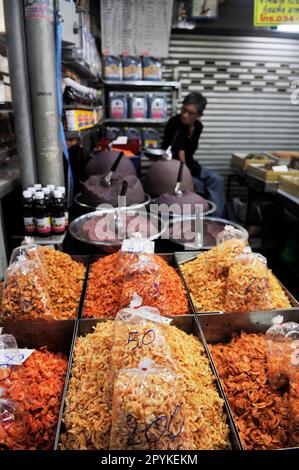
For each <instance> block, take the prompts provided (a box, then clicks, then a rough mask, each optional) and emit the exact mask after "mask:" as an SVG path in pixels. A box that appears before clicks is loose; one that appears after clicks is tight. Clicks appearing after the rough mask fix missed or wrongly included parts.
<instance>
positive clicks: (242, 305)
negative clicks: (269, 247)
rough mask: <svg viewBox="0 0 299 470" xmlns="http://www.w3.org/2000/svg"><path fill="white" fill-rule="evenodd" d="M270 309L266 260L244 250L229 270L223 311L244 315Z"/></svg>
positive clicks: (248, 250) (270, 300) (270, 298)
mask: <svg viewBox="0 0 299 470" xmlns="http://www.w3.org/2000/svg"><path fill="white" fill-rule="evenodd" d="M271 308H272V297H271V291H270V283H269V275H268V269H267V260H266V258H264V256H262V255H260V254H257V253H252V252H251V250H250V248H248V249H246V248H245V249H244V251H243V254H241V255H239V256H237V257H236V258H235V260H234V261H233V262H232V264H231V266H230V268H229V272H228V279H227V287H226V297H225V307H224V310H225V312H227V313H241V312H242V313H244V312H252V311H256V310H270V309H271Z"/></svg>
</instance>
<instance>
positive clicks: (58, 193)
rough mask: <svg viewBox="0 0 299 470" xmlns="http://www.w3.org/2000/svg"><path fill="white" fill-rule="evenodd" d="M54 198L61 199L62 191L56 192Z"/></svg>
mask: <svg viewBox="0 0 299 470" xmlns="http://www.w3.org/2000/svg"><path fill="white" fill-rule="evenodd" d="M54 197H55V198H57V199H59V198H61V197H62V193H61V191H54Z"/></svg>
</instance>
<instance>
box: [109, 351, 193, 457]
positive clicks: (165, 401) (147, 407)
mask: <svg viewBox="0 0 299 470" xmlns="http://www.w3.org/2000/svg"><path fill="white" fill-rule="evenodd" d="M191 440H192V435H191V431H190V430H189V427H188V421H187V419H186V412H185V403H184V399H183V397H182V394H181V390H180V386H179V380H178V378H177V375H176V374H175V373H174V372H173V371H172V370H170V369H168V368H164V367H160V366H156V365H155V364H154V362H152V361H151V360H149V359H144V360H143V361H141V362H140V364H139V366H138V367H137V368H134V369H122V370H121V371H120V372H119V374H118V377H117V379H116V381H115V384H114V393H113V403H112V428H111V436H110V449H112V450H137V449H141V450H145V449H146V450H177V449H181V450H183V449H190V448H191Z"/></svg>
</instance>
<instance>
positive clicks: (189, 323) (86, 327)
mask: <svg viewBox="0 0 299 470" xmlns="http://www.w3.org/2000/svg"><path fill="white" fill-rule="evenodd" d="M109 320H114V319H113V318H112V319H111V318H107V319H103V318H101V319H83V320H79V321H77V322H76V323H77V324H76V329H75V333H74V337H75V339H76V338H77V337H79V336H85V335H87V334H88V333H91V332H92V330H93V327H94V326H95V325H96V324H97V323H100V322H105V321H109ZM172 324H173V325H174V326H176V327H177V328H179V329H180V330H182V331H184V332H186V333H188V334H194V335H195V336H198V338H199V340H200V341H201V342H202V343H203V345H204V346H205V348H206V345H205V342H204V339H203V337H202V333H201V329H200V327H199V325H198V323H197V321H196V320H195V317H194V316H193V315H179V316H176V317H172ZM74 345H75V341H74V342H73V347H72V352H71V355H70V358H69V370H68V374H67V379H66V386H65V389H64V393H63V403H62V406H61V412H60V417H59V418H60V419H59V423H58V426H57V433H56V440H55V446H54V450H59V443H60V435H61V434H63V432H64V431H65V427H64V424H63V422H62V416H63V413H64V410H65V399H66V395H67V389H68V383H69V379H70V375H71V367H72V363H73V357H74ZM208 357H209V354H208ZM210 366H211V369H212V371H213V373H214V375H215V376H216V386H217V389H218V392H219V395H220V396H221V398H222V399H223V401H224V409H225V412H226V415H227V424H228V426H229V429H230V442H231V444H232V449H233V450H240V449H241V448H242V447H241V441H240V438H239V435H238V433H237V430H236V427H235V424H234V421H233V419H232V414H231V411H230V409H229V406H228V403H227V399H226V397H225V394H224V392H223V388H222V385H221V384H220V381H219V379H218V377H217V375H216V374H215V366H214V365H213V363H212V362H211V361H210Z"/></svg>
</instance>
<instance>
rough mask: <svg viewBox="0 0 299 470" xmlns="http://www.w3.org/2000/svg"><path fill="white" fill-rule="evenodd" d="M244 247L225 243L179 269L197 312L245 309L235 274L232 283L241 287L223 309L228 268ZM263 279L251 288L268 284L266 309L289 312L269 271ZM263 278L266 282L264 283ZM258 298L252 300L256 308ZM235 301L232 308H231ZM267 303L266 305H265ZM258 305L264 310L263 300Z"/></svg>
mask: <svg viewBox="0 0 299 470" xmlns="http://www.w3.org/2000/svg"><path fill="white" fill-rule="evenodd" d="M245 246H246V245H245V242H244V241H242V240H228V241H225V242H223V243H221V244H220V245H218V246H216V247H215V248H212V249H211V250H209V251H206V252H203V253H201V254H200V255H199V256H197V258H196V259H195V260H192V261H188V262H186V263H183V264H181V265H180V269H181V271H182V273H183V275H184V277H185V280H186V283H187V286H188V288H189V290H190V295H191V298H192V301H193V303H194V305H195V308H196V310H197V311H198V312H215V311H220V312H223V311H228V310H229V311H230V312H231V311H233V312H242V311H244V310H243V309H244V308H247V305H246V302H245V299H244V298H243V297H244V295H242V292H243V294H244V286H243V281H244V279H243V281H242V278H240V279H239V278H238V273H236V283H237V284H241V281H242V285H241V292H240V293H238V294H237V293H236V292H235V294H234V295H233V296H231V299H230V300H231V301H230V302H229V305H228V306H227V308H226V306H225V302H226V293H227V283H228V273H229V268H230V266H231V265H232V264H233V263H234V261H235V259H236V258H237V256H239V255H240V254H241V253H242V251H243V249H244V248H245ZM236 270H237V269H236ZM244 276H245V277H247V276H246V273H245V274H244ZM262 277H263V276H260V273H258V279H259V278H262ZM264 277H265V279H260V282H259V283H257V282H256V281H255V282H254V284H253V287H254V286H255V287H258V288H259V289H261V288H263V285H264V286H265V287H267V286H268V283H269V289H270V295H269V297H270V298H269V306H268V308H267V309H269V308H273V309H282V308H290V307H291V304H290V301H289V299H288V297H287V296H286V294H285V293H284V291H283V289H282V287H281V286H280V284H279V282H278V280H277V279H276V278H275V276H274V275H273V274H272V272H271V271H270V270H269V269H267V274H266V276H264ZM266 278H268V281H267V282H266ZM254 292H255V293H257V289H254ZM239 297H240V298H239ZM256 297H257V298H256ZM261 298H262V296H260V295H258V296H256V295H254V298H253V300H254V303H255V300H258V303H259V304H260V300H259V299H261ZM235 299H236V305H234V300H235ZM267 303H268V301H267V302H266V304H267ZM240 304H241V306H240ZM261 305H262V307H264V298H263V301H262V302H261Z"/></svg>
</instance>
